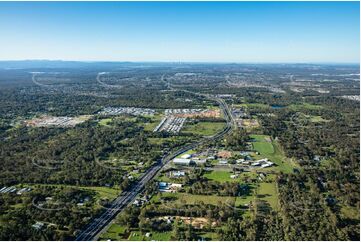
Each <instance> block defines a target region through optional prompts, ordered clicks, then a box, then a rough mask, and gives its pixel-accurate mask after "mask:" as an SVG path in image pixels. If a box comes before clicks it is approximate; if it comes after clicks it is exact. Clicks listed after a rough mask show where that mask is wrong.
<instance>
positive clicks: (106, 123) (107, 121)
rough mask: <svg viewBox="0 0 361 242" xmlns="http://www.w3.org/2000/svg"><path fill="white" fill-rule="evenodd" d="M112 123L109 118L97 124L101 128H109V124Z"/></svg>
mask: <svg viewBox="0 0 361 242" xmlns="http://www.w3.org/2000/svg"><path fill="white" fill-rule="evenodd" d="M110 122H112V119H111V118H103V119H101V120H100V121H99V122H98V123H99V125H101V126H109V123H110Z"/></svg>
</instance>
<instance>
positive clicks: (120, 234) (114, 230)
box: [100, 224, 125, 240]
mask: <svg viewBox="0 0 361 242" xmlns="http://www.w3.org/2000/svg"><path fill="white" fill-rule="evenodd" d="M124 231H125V227H123V226H121V225H119V224H112V225H111V226H110V228H109V229H108V231H107V232H105V233H103V234H102V235H101V236H100V240H108V239H110V240H124Z"/></svg>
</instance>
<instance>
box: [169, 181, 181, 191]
mask: <svg viewBox="0 0 361 242" xmlns="http://www.w3.org/2000/svg"><path fill="white" fill-rule="evenodd" d="M182 186H183V185H182V184H179V183H171V184H170V185H169V188H170V189H175V190H177V189H179V188H182Z"/></svg>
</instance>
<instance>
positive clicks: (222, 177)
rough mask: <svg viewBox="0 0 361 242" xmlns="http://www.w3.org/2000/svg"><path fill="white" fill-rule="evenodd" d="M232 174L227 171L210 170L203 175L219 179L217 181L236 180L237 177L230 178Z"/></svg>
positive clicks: (215, 179) (211, 178)
mask: <svg viewBox="0 0 361 242" xmlns="http://www.w3.org/2000/svg"><path fill="white" fill-rule="evenodd" d="M232 174H233V173H231V172H229V171H211V172H206V173H205V174H204V175H203V176H204V177H206V178H208V179H209V180H213V181H219V182H232V181H233V182H234V181H237V180H238V179H232V178H230V176H231V175H232Z"/></svg>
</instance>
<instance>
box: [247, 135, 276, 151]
mask: <svg viewBox="0 0 361 242" xmlns="http://www.w3.org/2000/svg"><path fill="white" fill-rule="evenodd" d="M250 137H251V138H252V139H254V140H255V141H254V142H252V145H253V149H254V150H256V151H258V152H259V153H260V154H261V155H266V154H273V153H274V152H275V151H274V148H273V145H272V143H271V142H270V137H269V136H267V135H250ZM266 139H269V141H267V140H266Z"/></svg>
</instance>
